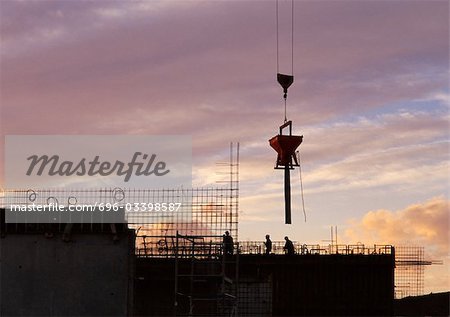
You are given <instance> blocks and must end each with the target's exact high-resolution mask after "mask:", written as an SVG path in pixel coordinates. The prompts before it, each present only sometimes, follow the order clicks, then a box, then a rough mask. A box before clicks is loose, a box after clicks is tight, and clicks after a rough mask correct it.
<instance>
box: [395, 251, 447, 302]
mask: <svg viewBox="0 0 450 317" xmlns="http://www.w3.org/2000/svg"><path fill="white" fill-rule="evenodd" d="M433 264H442V261H435V260H427V259H425V250H424V247H421V246H412V245H409V246H406V245H402V246H397V247H396V248H395V298H403V297H407V296H419V295H423V289H424V282H423V280H424V271H425V265H433Z"/></svg>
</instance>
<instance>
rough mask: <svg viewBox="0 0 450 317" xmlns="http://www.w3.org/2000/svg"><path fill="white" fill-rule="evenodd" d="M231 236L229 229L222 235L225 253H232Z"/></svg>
mask: <svg viewBox="0 0 450 317" xmlns="http://www.w3.org/2000/svg"><path fill="white" fill-rule="evenodd" d="M233 244H234V243H233V237H232V236H230V232H229V231H225V234H224V235H223V251H224V254H225V255H233Z"/></svg>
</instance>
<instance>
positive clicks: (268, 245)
mask: <svg viewBox="0 0 450 317" xmlns="http://www.w3.org/2000/svg"><path fill="white" fill-rule="evenodd" d="M264 245H265V246H266V255H269V254H270V252H272V240H270V236H269V235H268V234H266V242H264Z"/></svg>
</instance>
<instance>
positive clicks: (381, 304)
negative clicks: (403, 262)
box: [0, 224, 394, 316]
mask: <svg viewBox="0 0 450 317" xmlns="http://www.w3.org/2000/svg"><path fill="white" fill-rule="evenodd" d="M47 229H48V228H47ZM116 229H117V232H116V233H115V234H113V233H112V232H111V230H110V226H109V225H108V224H106V225H100V224H96V225H93V226H90V225H76V226H74V227H73V230H72V232H71V237H70V239H65V238H64V225H59V226H57V227H53V228H52V230H51V235H50V236H49V235H48V230H46V227H45V225H44V226H42V225H39V224H35V225H15V224H11V225H5V224H3V227H2V238H1V239H0V261H1V263H0V270H1V271H0V272H1V276H0V282H1V284H0V315H1V316H127V315H128V316H175V315H178V316H204V315H206V316H325V315H328V316H330V315H334V316H369V315H377V316H380V315H383V316H388V315H392V314H393V298H394V252H393V248H391V247H389V248H387V247H385V249H383V252H378V253H375V252H372V253H362V252H358V250H354V249H350V248H347V252H346V253H345V254H324V252H321V251H320V250H312V249H310V250H303V251H304V252H300V251H299V252H298V253H299V254H296V255H293V256H287V255H283V254H270V255H262V254H249V253H250V252H249V250H247V249H245V248H243V247H239V244H238V243H235V246H234V254H233V255H227V256H225V257H224V256H223V254H222V253H223V251H222V250H223V249H222V245H221V243H220V242H212V240H211V241H206V240H205V239H204V238H203V237H202V238H201V239H198V238H196V237H189V236H177V237H175V240H173V239H169V238H167V237H166V240H165V241H166V242H165V243H161V241H158V243H156V244H155V245H156V246H159V247H158V248H156V249H154V250H153V251H152V250H148V249H146V250H144V252H142V251H143V250H142V248H141V247H140V248H135V233H134V231H133V230H129V229H128V228H127V227H126V226H120V225H117V228H116ZM117 238H118V239H117ZM169 240H170V241H172V242H171V243H168V242H167V241H169ZM173 241H174V242H173ZM359 247H360V246H359Z"/></svg>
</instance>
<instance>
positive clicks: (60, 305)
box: [0, 231, 134, 316]
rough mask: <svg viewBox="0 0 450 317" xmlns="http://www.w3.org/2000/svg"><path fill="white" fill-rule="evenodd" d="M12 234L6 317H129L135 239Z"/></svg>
mask: <svg viewBox="0 0 450 317" xmlns="http://www.w3.org/2000/svg"><path fill="white" fill-rule="evenodd" d="M119 237H120V240H119V241H118V242H113V240H112V236H111V234H107V233H79V234H74V235H73V237H72V239H73V241H71V242H63V241H62V239H61V235H60V234H56V235H55V236H54V237H53V238H51V239H46V238H45V237H44V235H43V234H42V233H21V234H19V233H15V234H7V235H6V236H5V237H4V238H2V239H0V316H68V315H71V316H74V315H76V316H126V315H127V313H128V311H129V308H128V307H129V302H130V301H131V300H132V293H133V292H132V290H133V272H134V270H133V259H134V257H133V256H132V254H133V251H134V236H133V233H132V232H131V231H125V232H122V233H119Z"/></svg>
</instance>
